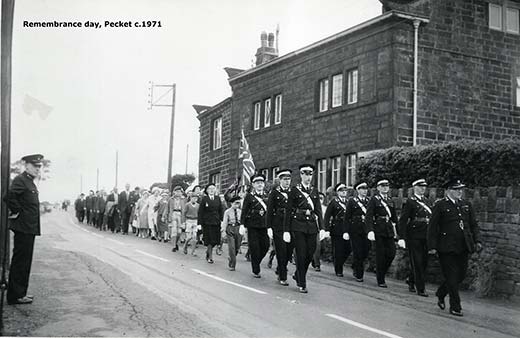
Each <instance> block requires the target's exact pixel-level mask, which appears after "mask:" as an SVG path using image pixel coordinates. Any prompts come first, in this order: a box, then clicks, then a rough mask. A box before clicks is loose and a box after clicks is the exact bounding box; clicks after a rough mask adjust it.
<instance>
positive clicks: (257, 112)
mask: <svg viewBox="0 0 520 338" xmlns="http://www.w3.org/2000/svg"><path fill="white" fill-rule="evenodd" d="M257 108H258V109H257ZM261 113H262V103H261V102H260V101H257V102H255V103H253V130H259V129H260V122H261Z"/></svg>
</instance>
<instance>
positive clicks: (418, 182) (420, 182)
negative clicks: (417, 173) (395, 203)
mask: <svg viewBox="0 0 520 338" xmlns="http://www.w3.org/2000/svg"><path fill="white" fill-rule="evenodd" d="M427 185H428V183H426V180H425V179H424V178H421V179H418V180H416V181H414V182H413V183H412V186H413V187H415V186H420V187H425V186H427Z"/></svg>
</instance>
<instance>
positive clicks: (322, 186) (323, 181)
mask: <svg viewBox="0 0 520 338" xmlns="http://www.w3.org/2000/svg"><path fill="white" fill-rule="evenodd" d="M326 190H327V159H325V158H324V159H322V160H318V191H321V192H322V193H325V191H326Z"/></svg>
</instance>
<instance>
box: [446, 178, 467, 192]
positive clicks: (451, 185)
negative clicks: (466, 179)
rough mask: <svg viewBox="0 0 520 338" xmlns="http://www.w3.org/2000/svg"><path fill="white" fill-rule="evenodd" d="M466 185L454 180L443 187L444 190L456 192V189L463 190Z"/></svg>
mask: <svg viewBox="0 0 520 338" xmlns="http://www.w3.org/2000/svg"><path fill="white" fill-rule="evenodd" d="M465 186H466V185H465V184H464V183H462V181H461V180H459V179H454V180H450V181H448V182H447V183H446V184H445V185H444V187H445V188H446V189H451V190H456V189H462V188H464V187H465Z"/></svg>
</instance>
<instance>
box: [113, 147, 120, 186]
mask: <svg viewBox="0 0 520 338" xmlns="http://www.w3.org/2000/svg"><path fill="white" fill-rule="evenodd" d="M118 171H119V150H116V185H115V186H114V188H117V174H118Z"/></svg>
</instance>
